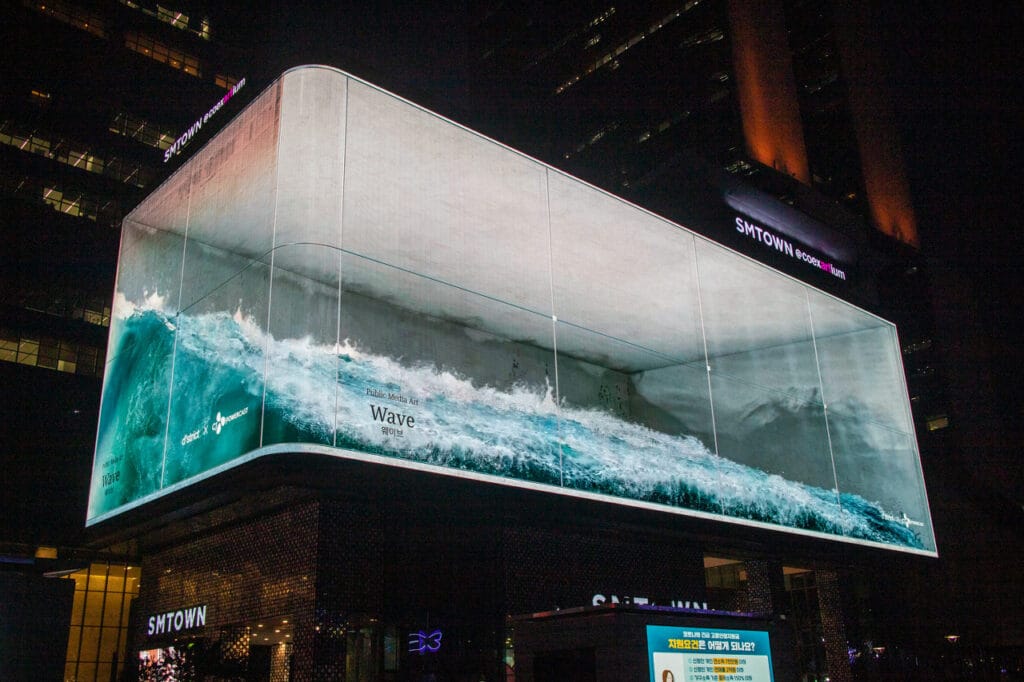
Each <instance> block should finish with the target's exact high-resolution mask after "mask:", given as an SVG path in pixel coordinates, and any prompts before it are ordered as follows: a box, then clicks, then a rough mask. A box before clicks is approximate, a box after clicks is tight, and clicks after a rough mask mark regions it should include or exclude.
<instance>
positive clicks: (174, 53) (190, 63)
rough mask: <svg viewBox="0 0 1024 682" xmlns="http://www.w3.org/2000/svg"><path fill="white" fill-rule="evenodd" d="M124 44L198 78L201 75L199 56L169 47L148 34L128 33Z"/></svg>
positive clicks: (134, 50) (132, 49)
mask: <svg viewBox="0 0 1024 682" xmlns="http://www.w3.org/2000/svg"><path fill="white" fill-rule="evenodd" d="M124 45H125V47H127V48H128V49H129V50H131V51H133V52H137V53H139V54H141V55H144V56H146V57H149V58H150V59H152V60H153V61H157V62H160V63H161V64H166V65H167V66H170V67H171V68H173V69H178V70H179V71H184V72H185V73H187V74H188V75H190V76H195V77H196V78H198V77H199V76H200V71H199V58H198V57H194V56H193V55H190V54H187V53H185V52H182V51H181V50H178V49H175V48H173V47H168V46H167V45H165V44H163V43H161V42H159V41H156V40H153V39H152V38H150V37H148V36H144V35H139V34H138V33H127V34H126V35H125V37H124Z"/></svg>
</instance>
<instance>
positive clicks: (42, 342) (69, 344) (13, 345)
mask: <svg viewBox="0 0 1024 682" xmlns="http://www.w3.org/2000/svg"><path fill="white" fill-rule="evenodd" d="M0 362H13V363H17V364H19V365H29V366H31V367H42V368H44V369H52V370H55V371H57V372H65V373H67V374H78V375H79V376H100V375H101V374H102V372H103V365H102V360H101V358H100V350H99V348H96V347H94V346H89V345H86V344H82V343H76V342H74V341H68V340H67V339H55V338H53V337H49V336H32V335H25V334H19V333H17V332H14V331H8V330H5V329H0Z"/></svg>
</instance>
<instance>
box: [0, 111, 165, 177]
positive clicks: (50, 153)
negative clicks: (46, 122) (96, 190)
mask: <svg viewBox="0 0 1024 682" xmlns="http://www.w3.org/2000/svg"><path fill="white" fill-rule="evenodd" d="M0 144H5V145H8V146H11V147H16V148H18V149H20V150H22V151H26V152H29V153H32V154H37V155H39V156H42V157H45V158H47V159H53V160H56V161H57V162H58V163H62V164H65V165H68V166H71V167H72V168H78V169H80V170H84V171H87V172H89V173H95V174H97V175H106V176H107V177H110V178H113V179H115V180H117V181H118V182H123V183H125V184H128V185H134V186H136V187H140V188H142V187H146V186H147V185H148V184H149V183H150V182H152V180H153V179H154V178H155V173H154V172H153V171H151V170H149V169H148V168H146V167H145V166H143V164H141V163H137V162H129V161H125V160H124V159H119V158H116V157H115V158H111V159H110V160H109V161H107V160H105V159H104V158H103V157H102V156H99V155H97V154H93V153H92V152H91V151H89V150H87V149H85V148H84V145H80V144H76V143H74V142H71V141H69V140H61V139H58V138H54V137H53V136H52V135H47V134H46V133H43V132H41V131H38V130H34V131H31V132H28V131H25V130H24V129H22V130H19V129H18V126H17V125H16V124H15V123H14V122H13V121H9V120H8V121H4V122H3V123H0Z"/></svg>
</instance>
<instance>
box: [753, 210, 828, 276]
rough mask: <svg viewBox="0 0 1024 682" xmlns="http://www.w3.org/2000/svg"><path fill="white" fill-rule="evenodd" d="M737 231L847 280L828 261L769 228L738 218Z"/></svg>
mask: <svg viewBox="0 0 1024 682" xmlns="http://www.w3.org/2000/svg"><path fill="white" fill-rule="evenodd" d="M736 231H737V232H739V233H740V234H742V235H744V236H746V237H749V238H750V239H753V240H754V241H756V242H760V243H761V244H763V245H764V246H767V247H768V248H770V249H775V250H776V251H778V252H779V253H782V254H785V255H787V256H789V257H790V258H795V259H797V260H799V261H803V262H804V263H807V264H808V265H810V266H812V267H815V268H818V269H819V270H823V271H825V272H827V273H828V274H830V275H832V276H833V277H836V278H838V279H841V280H845V279H846V273H845V272H844V271H843V270H840V269H839V268H837V267H836V266H835V265H833V264H832V263H830V262H829V261H827V260H824V259H822V258H818V257H817V256H815V255H814V254H811V253H807V252H806V251H803V250H801V249H799V248H797V247H795V246H793V242H791V241H789V240H788V239H786V238H785V237H780V236H779V235H777V234H775V233H774V232H772V231H771V230H769V229H768V228H765V227H761V226H760V225H758V224H756V223H753V222H751V221H748V220H744V219H743V218H741V217H739V216H736Z"/></svg>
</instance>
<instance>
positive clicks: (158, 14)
mask: <svg viewBox="0 0 1024 682" xmlns="http://www.w3.org/2000/svg"><path fill="white" fill-rule="evenodd" d="M120 2H121V4H122V5H124V6H125V7H130V8H131V9H133V10H136V11H137V12H142V13H143V14H146V15H148V16H151V17H153V18H154V19H157V20H159V21H162V22H164V23H165V24H170V25H171V26H173V27H174V28H177V29H180V30H182V31H186V32H188V33H191V34H193V35H195V36H197V37H199V38H202V39H203V40H209V39H210V20H209V19H207V18H206V17H203V18H202V19H201V20H200V21H199V25H198V26H195V27H193V26H192V22H190V21H189V17H188V15H187V14H185V13H184V12H180V11H178V10H176V9H171V8H169V7H164V6H163V5H157V4H152V3H145V4H146V5H148V6H145V7H144V6H143V5H142V4H140V3H138V2H133V0H120Z"/></svg>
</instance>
